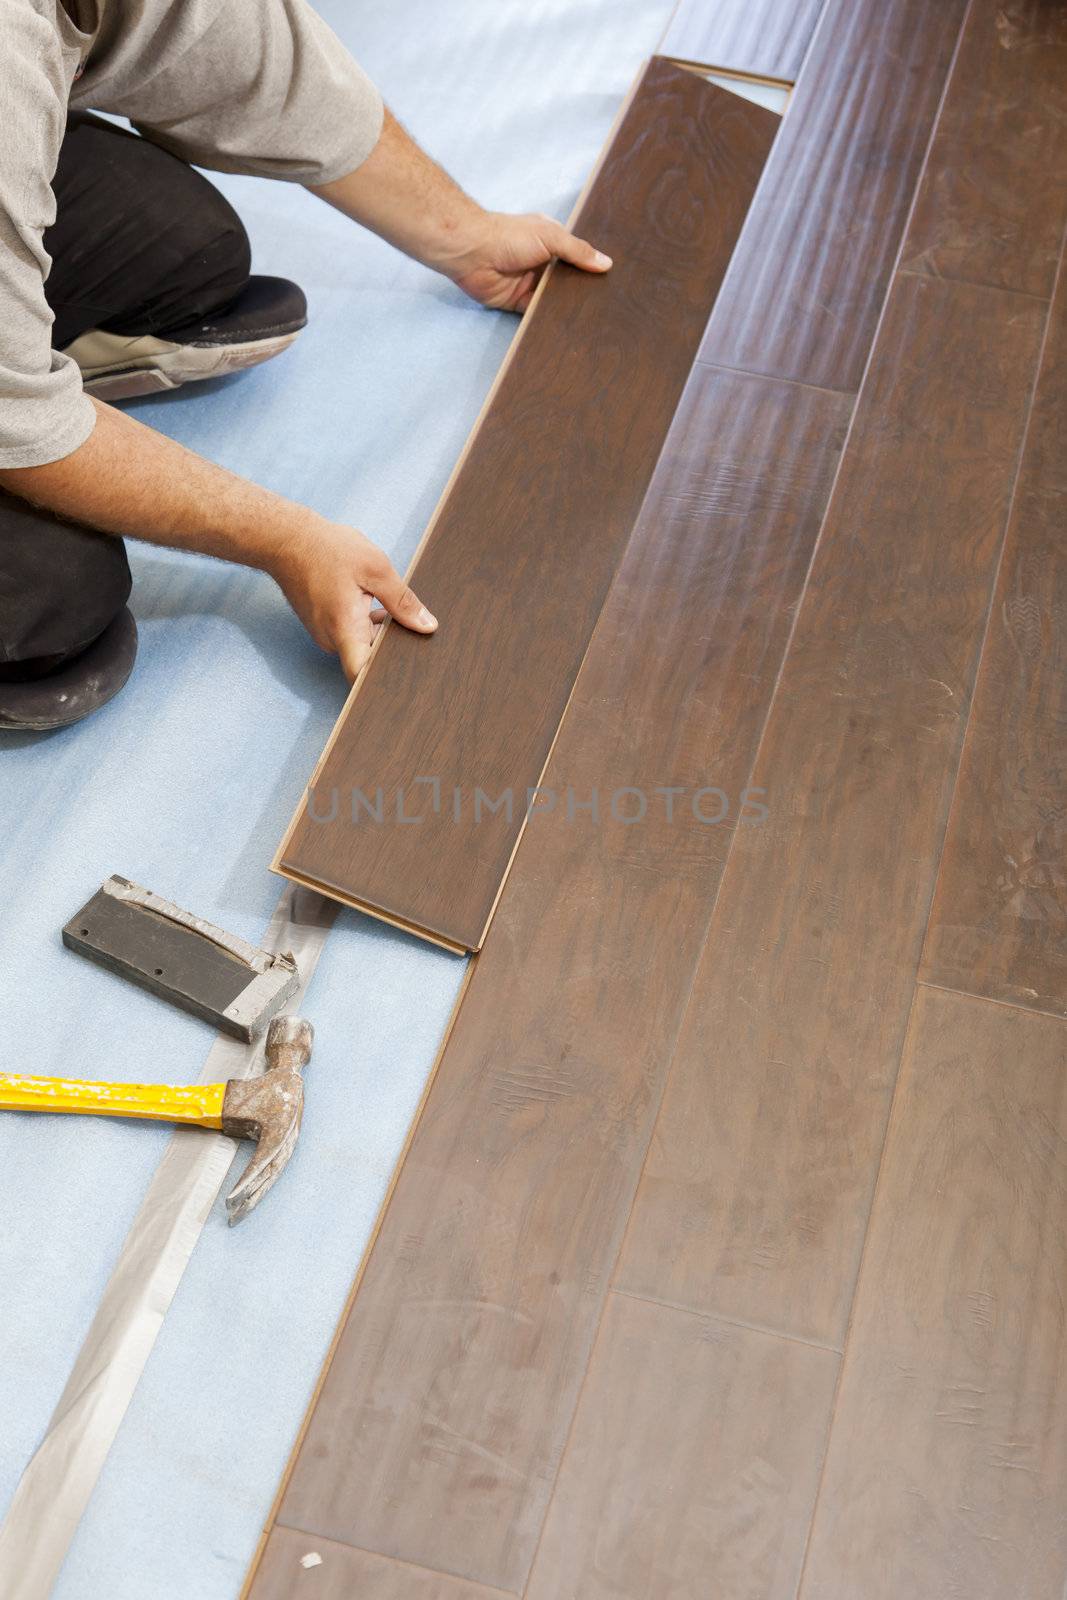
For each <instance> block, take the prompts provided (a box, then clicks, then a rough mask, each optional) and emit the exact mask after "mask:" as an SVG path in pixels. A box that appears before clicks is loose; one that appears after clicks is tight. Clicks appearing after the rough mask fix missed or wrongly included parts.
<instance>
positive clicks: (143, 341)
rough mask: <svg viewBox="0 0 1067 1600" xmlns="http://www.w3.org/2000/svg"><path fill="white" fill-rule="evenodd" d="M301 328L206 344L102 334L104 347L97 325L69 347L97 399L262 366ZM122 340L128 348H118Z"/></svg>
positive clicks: (142, 392) (128, 396)
mask: <svg viewBox="0 0 1067 1600" xmlns="http://www.w3.org/2000/svg"><path fill="white" fill-rule="evenodd" d="M300 332H301V329H300V328H293V329H291V330H290V331H289V332H286V333H280V334H274V335H272V336H271V337H270V338H268V339H251V340H249V341H248V342H247V343H246V344H203V345H197V344H170V343H167V342H166V341H165V340H163V339H155V338H152V337H151V336H148V335H141V336H140V337H138V338H133V339H126V340H121V341H120V340H119V339H118V338H117V337H116V336H115V335H114V334H109V335H104V336H103V338H104V339H106V341H107V343H106V345H105V346H103V347H101V346H102V339H101V335H99V334H98V333H96V332H95V331H94V332H92V333H87V334H83V335H82V337H81V338H80V339H75V341H74V343H73V344H70V345H68V346H67V348H66V351H65V352H64V353H65V354H66V355H69V356H72V357H73V359H74V360H75V361H76V362H77V363H78V366H79V367H80V368H81V373H82V387H83V388H84V390H85V392H86V394H91V395H95V396H96V398H97V399H98V400H132V399H134V398H135V397H136V396H137V395H145V394H158V393H159V392H160V391H161V390H164V389H180V388H181V386H182V384H185V383H202V382H203V381H204V380H205V379H207V378H221V377H224V376H225V375H226V374H227V373H229V372H238V371H242V370H243V369H244V368H246V367H258V366H259V364H260V362H262V361H270V360H271V359H272V358H273V357H274V356H277V355H280V354H281V353H282V351H283V350H287V349H288V348H289V346H290V345H291V344H292V343H293V340H294V339H296V338H297V336H298V335H299V333H300ZM117 344H119V345H122V346H124V347H125V348H122V349H121V350H116V348H115V346H116V345H117Z"/></svg>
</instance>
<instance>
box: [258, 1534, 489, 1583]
mask: <svg viewBox="0 0 1067 1600" xmlns="http://www.w3.org/2000/svg"><path fill="white" fill-rule="evenodd" d="M309 1554H314V1555H319V1556H321V1558H322V1562H321V1565H319V1566H314V1567H303V1566H301V1564H300V1563H301V1560H302V1559H303V1557H304V1556H306V1555H309ZM253 1592H254V1594H255V1600H500V1590H499V1589H485V1588H483V1587H482V1585H481V1584H478V1583H464V1582H462V1581H461V1579H459V1578H449V1577H446V1576H445V1575H444V1574H443V1573H440V1572H427V1571H426V1570H425V1568H422V1567H412V1566H409V1565H408V1564H407V1563H406V1562H403V1561H391V1560H390V1559H389V1557H388V1556H376V1555H374V1554H372V1553H371V1552H370V1551H368V1550H354V1549H353V1548H352V1546H351V1545H346V1544H337V1543H335V1541H334V1540H332V1539H316V1538H312V1537H310V1536H309V1535H308V1534H306V1533H294V1532H293V1530H292V1529H291V1528H275V1529H274V1530H273V1531H272V1533H271V1536H270V1538H269V1539H268V1541H267V1548H266V1550H265V1551H264V1553H263V1560H262V1562H261V1563H260V1566H259V1570H258V1572H257V1573H256V1580H255V1589H254V1591H253Z"/></svg>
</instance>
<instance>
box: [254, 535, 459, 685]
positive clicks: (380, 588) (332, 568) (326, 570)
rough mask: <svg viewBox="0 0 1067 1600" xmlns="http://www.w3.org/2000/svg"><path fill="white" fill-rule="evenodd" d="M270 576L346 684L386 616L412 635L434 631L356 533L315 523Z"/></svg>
mask: <svg viewBox="0 0 1067 1600" xmlns="http://www.w3.org/2000/svg"><path fill="white" fill-rule="evenodd" d="M268 570H269V571H270V573H271V576H272V577H273V578H274V580H275V582H276V583H277V584H278V585H279V586H280V587H281V589H282V591H283V592H284V594H285V597H286V599H287V600H288V601H289V604H290V605H291V606H292V608H293V610H294V611H295V612H296V614H297V616H298V617H299V618H300V620H301V622H302V623H303V624H304V626H305V628H306V629H307V631H308V632H309V633H310V635H311V637H312V638H313V639H314V640H315V643H316V644H319V645H321V646H322V648H323V649H324V650H334V651H336V652H337V654H338V655H339V656H340V658H341V665H342V666H343V667H344V669H345V674H346V676H347V678H348V680H349V682H350V683H351V682H352V681H353V680H354V679H355V678H356V677H357V675H358V674H359V673H360V672H361V671H362V670H363V668H364V667H365V666H366V664H367V659H368V657H369V656H370V651H371V645H372V644H373V643H374V640H375V638H376V636H377V634H378V631H379V628H380V625H381V623H382V622H383V621H384V620H385V618H386V616H391V617H395V618H396V620H397V621H398V622H400V623H403V625H404V627H405V628H411V629H413V630H414V632H416V633H433V631H434V629H435V628H436V627H437V618H436V617H433V616H431V615H430V613H429V611H427V609H426V607H425V606H424V605H423V604H422V602H421V600H419V599H418V598H417V597H416V596H415V595H414V594H413V593H412V591H411V590H410V589H409V588H408V586H407V584H406V583H405V582H404V580H403V578H402V577H401V576H400V574H399V573H398V572H397V571H396V570H395V569H394V567H393V566H392V564H391V562H390V561H389V558H388V557H387V556H386V555H385V554H384V552H383V551H381V550H379V549H378V547H377V545H373V544H371V542H370V540H369V539H367V538H365V537H364V536H363V534H362V533H359V532H358V531H357V530H356V529H355V528H345V527H341V526H339V525H338V524H336V523H331V522H324V521H317V522H316V523H315V525H314V527H313V528H309V529H308V530H307V531H306V532H303V533H301V534H300V535H299V536H298V537H297V538H294V539H292V540H290V541H288V542H287V543H286V545H285V546H284V548H283V549H282V550H281V551H280V552H279V553H277V554H276V555H275V556H274V559H273V560H272V561H271V562H270V565H269V568H268ZM375 599H378V600H380V601H381V606H380V607H378V606H375V604H374V602H375Z"/></svg>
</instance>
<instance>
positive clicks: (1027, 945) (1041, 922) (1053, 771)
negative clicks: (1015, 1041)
mask: <svg viewBox="0 0 1067 1600" xmlns="http://www.w3.org/2000/svg"><path fill="white" fill-rule="evenodd" d="M1065 523H1067V275H1061V278H1060V283H1059V288H1058V290H1057V293H1056V298H1055V300H1054V301H1053V305H1052V311H1051V314H1050V319H1049V338H1048V342H1047V344H1046V347H1045V353H1044V358H1043V360H1042V365H1041V376H1040V379H1039V381H1038V388H1037V394H1036V398H1035V401H1034V409H1033V413H1032V417H1031V422H1030V430H1029V434H1028V437H1027V443H1026V450H1025V453H1024V456H1023V464H1022V470H1021V473H1020V477H1019V487H1018V492H1017V494H1016V499H1015V507H1014V511H1013V513H1012V519H1011V525H1010V528H1009V530H1008V540H1007V544H1006V547H1005V551H1004V561H1003V564H1002V566H1001V572H1000V578H999V581H998V584H997V592H996V596H995V598H994V602H993V608H992V611H991V613H990V618H989V634H988V638H987V640H986V645H985V649H984V651H983V654H982V666H981V671H980V673H979V677H978V686H977V688H976V690H975V697H974V705H973V707H972V710H971V718H970V723H969V725H968V728H967V740H966V744H965V746H964V753H963V762H962V765H961V768H960V776H959V781H958V784H957V786H956V795H955V799H954V801H953V808H952V816H951V820H950V823H949V831H948V838H947V841H946V844H945V851H944V855H943V857H942V862H941V873H940V877H939V879H938V885H937V894H936V896H935V899H934V907H933V911H932V913H931V917H930V927H929V931H928V933H927V937H926V948H925V951H924V953H923V964H922V969H921V976H922V977H923V978H924V979H925V980H926V981H927V982H928V983H937V984H941V985H943V986H945V987H947V988H951V989H965V990H968V991H969V992H970V993H972V994H982V995H987V996H989V997H990V998H991V999H996V1000H1007V1001H1013V1002H1014V1003H1015V1004H1017V1005H1023V1006H1034V1007H1036V1008H1037V1009H1039V1010H1045V1011H1054V1012H1057V1013H1059V1014H1060V1015H1064V1014H1067V907H1065V904H1064V901H1065V889H1067V855H1065V851H1067V808H1065V803H1064V797H1065V795H1067V635H1065V631H1064V623H1065V621H1067V550H1065V549H1064V527H1065Z"/></svg>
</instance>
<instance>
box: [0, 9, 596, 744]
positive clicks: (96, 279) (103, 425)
mask: <svg viewBox="0 0 1067 1600" xmlns="http://www.w3.org/2000/svg"><path fill="white" fill-rule="evenodd" d="M90 108H92V109H95V110H97V111H109V112H114V113H117V114H119V115H121V116H124V117H127V118H129V120H130V121H131V122H132V123H133V125H134V126H135V127H136V128H137V129H138V130H139V134H140V135H141V137H138V135H137V134H131V133H129V132H127V131H126V130H123V129H119V128H116V127H115V126H114V125H113V124H111V123H107V122H104V121H102V120H100V119H99V118H96V117H92V116H90V115H89V114H88V113H89V111H90ZM0 125H2V127H3V129H4V132H3V141H2V146H0V727H3V726H7V727H23V728H26V727H32V728H46V727H58V726H63V725H66V724H68V723H70V722H73V721H76V720H77V719H78V718H79V717H82V716H85V715H87V714H88V713H89V712H91V711H93V710H95V709H96V708H97V707H98V706H100V705H102V704H104V703H105V702H106V701H107V700H108V699H110V698H111V697H112V696H113V695H114V694H116V693H117V692H118V690H119V689H121V687H122V685H123V684H124V683H125V681H126V679H127V677H128V676H129V672H130V670H131V667H132V664H133V657H134V653H135V649H136V629H135V627H134V624H133V620H132V618H131V617H130V615H129V613H128V611H127V610H126V601H127V598H128V596H129V592H130V573H129V566H128V563H127V560H126V553H125V548H124V546H123V543H122V536H123V535H129V536H133V537H135V538H138V539H144V540H147V541H149V542H151V543H155V544H165V545H171V546H173V547H175V548H177V549H185V550H196V551H201V552H203V553H205V554H208V555H213V556H218V557H221V558H222V559H223V560H227V561H237V562H242V563H244V564H245V565H247V566H251V567H257V568H260V569H261V570H262V571H264V572H267V573H269V574H270V575H271V576H272V577H273V578H274V579H275V580H276V581H277V583H278V584H279V585H280V587H281V588H282V590H283V591H284V593H285V595H286V597H287V598H288V600H289V602H290V604H291V605H292V607H293V609H294V610H295V611H296V612H297V614H298V615H299V617H300V618H301V620H302V621H303V623H304V624H305V626H306V627H307V629H308V631H309V632H310V633H311V635H312V637H313V638H314V639H315V640H316V641H317V642H318V643H319V644H320V645H321V646H322V647H323V648H324V649H326V650H332V651H336V652H337V653H338V654H339V655H340V658H341V662H342V665H343V666H344V669H345V671H346V673H347V674H348V676H349V678H352V677H354V676H355V675H356V673H358V672H359V670H360V668H361V667H362V666H363V664H364V663H365V661H366V659H367V655H368V652H369V650H370V646H371V643H372V641H373V637H374V633H375V631H376V628H377V626H378V624H379V623H380V621H381V620H382V619H383V618H384V616H385V615H386V614H388V615H390V616H392V617H394V618H395V619H396V620H397V621H398V622H400V623H402V624H403V625H404V626H405V627H408V628H412V629H414V630H415V631H416V632H420V633H430V632H432V631H433V630H434V628H435V627H436V626H437V624H436V620H435V619H434V617H432V616H431V614H430V613H429V611H428V610H427V609H426V608H425V607H424V606H423V605H422V603H421V602H420V601H419V600H418V599H417V597H416V596H415V595H414V594H412V592H411V591H410V589H408V588H407V587H406V586H405V584H404V581H403V579H402V578H401V577H399V576H398V574H397V573H396V572H395V571H394V569H393V568H392V566H391V565H390V563H389V561H388V560H387V559H386V557H385V556H384V554H383V553H382V552H381V551H380V550H378V549H377V548H376V547H375V546H374V545H373V544H371V543H370V541H369V540H368V539H366V538H365V537H364V535H363V534H362V533H360V532H358V531H357V530H356V529H354V528H349V527H343V526H340V525H338V524H336V523H332V522H330V521H328V520H327V519H326V518H324V517H320V516H318V515H316V514H315V513H313V512H311V511H309V510H308V509H306V508H305V507H302V506H299V505H296V504H293V503H292V502H290V501H288V500H285V499H283V498H282V497H281V496H280V495H276V494H272V493H270V492H269V491H267V490H266V489H261V488H259V487H258V486H256V485H254V484H252V483H249V482H246V481H244V480H242V479H241V478H238V477H235V476H234V475H233V474H231V473H228V472H226V471H224V470H223V469H222V468H220V467H217V466H215V465H213V464H211V463H210V462H208V461H206V460H204V459H203V458H201V457H200V456H197V455H195V454H193V453H192V452H190V451H188V450H185V449H183V448H182V447H181V446H180V445H178V444H176V443H174V442H173V441H172V440H170V439H167V438H165V437H164V436H163V435H161V434H157V433H155V432H154V431H153V430H151V429H149V428H146V427H144V426H143V425H142V424H140V423H138V422H136V421H134V419H133V418H132V417H129V416H126V415H124V414H123V413H122V412H119V411H117V410H115V409H114V408H113V407H112V406H110V405H107V404H105V403H104V402H103V401H102V399H101V398H99V396H101V395H107V394H110V395H111V396H112V397H116V396H118V395H123V394H126V395H128V394H132V393H137V392H144V391H146V390H147V389H148V388H160V387H172V386H173V385H174V384H177V383H184V382H190V381H193V380H195V379H197V378H202V377H208V376H212V375H214V374H216V373H218V372H221V371H226V370H230V369H231V368H233V367H236V366H247V365H251V364H253V363H254V362H257V361H262V360H265V359H267V358H268V357H269V356H272V355H274V354H276V353H277V352H278V351H279V350H280V349H283V348H284V347H285V346H286V345H287V344H289V343H290V342H291V341H292V340H293V339H294V338H295V337H296V336H297V334H298V333H299V331H300V329H301V328H302V327H303V325H304V321H305V305H304V297H303V295H302V294H301V292H300V290H299V289H298V288H297V287H296V285H295V284H291V283H287V282H285V281H284V280H282V279H277V278H263V277H256V276H252V275H251V274H250V261H249V249H248V241H247V238H246V235H245V232H244V229H243V227H242V225H241V223H240V220H239V218H238V217H237V216H236V214H235V213H234V211H233V210H232V208H231V207H230V206H229V204H228V203H227V202H226V201H225V200H224V199H223V197H222V196H221V195H220V194H219V193H218V191H217V190H216V189H215V188H214V187H213V185H211V184H210V183H209V182H208V180H207V179H205V178H204V177H203V176H202V175H201V174H200V173H198V172H195V171H194V170H193V168H192V167H191V166H190V165H189V163H190V162H195V163H197V165H199V166H206V167H209V168H214V169H216V170H219V171H224V172H244V173H253V174H261V175H263V176H266V177H273V178H282V179H287V180H289V181H291V182H296V183H302V184H304V185H306V186H307V187H308V188H309V189H310V190H311V191H312V193H314V194H316V195H319V196H320V197H321V198H322V199H324V200H326V201H327V202H329V203H330V204H331V205H333V206H336V207H337V208H338V209H339V210H340V211H342V212H344V213H345V214H346V215H347V216H349V217H351V218H352V219H353V220H354V221H355V222H358V223H361V224H362V225H363V226H364V227H367V228H371V229H373V230H374V232H376V233H378V234H380V235H381V236H382V237H383V238H385V239H388V240H389V241H390V242H391V243H392V244H394V245H396V246H397V247H398V248H399V249H401V250H403V251H405V252H406V253H407V254H408V255H411V256H413V257H415V258H416V259H417V260H419V261H421V262H424V263H425V264H426V265H428V266H431V267H433V268H435V269H436V270H437V271H439V272H441V273H443V274H445V275H446V276H447V277H449V278H450V279H452V281H453V282H455V283H456V284H458V285H459V286H460V287H461V288H462V289H464V290H465V291H466V292H467V293H468V294H469V295H471V296H472V297H473V298H474V299H475V300H478V301H480V302H481V303H482V304H483V305H486V306H489V307H493V308H499V309H506V310H511V311H518V312H521V311H523V310H524V309H525V307H526V306H527V304H528V303H529V300H530V296H531V294H532V292H533V289H534V286H535V284H536V281H537V278H538V276H539V275H540V273H541V272H542V270H543V268H544V266H545V265H546V263H547V262H548V261H549V260H550V259H551V258H552V257H553V256H559V257H561V258H562V259H564V260H566V261H569V262H571V263H572V264H573V265H575V266H577V267H582V268H584V269H585V270H587V271H591V272H603V271H606V270H607V268H608V267H610V265H611V263H610V261H609V260H608V259H607V257H605V256H602V255H601V254H600V253H599V252H598V251H596V250H594V249H593V247H592V246H591V245H589V244H587V243H585V242H584V241H583V240H580V239H577V238H575V237H574V236H573V235H571V234H570V233H568V232H567V230H566V229H565V228H563V227H561V226H560V225H559V224H558V223H556V222H553V221H551V220H550V219H548V218H545V217H539V216H507V215H504V214H501V213H492V212H486V211H484V210H482V208H481V207H480V206H478V205H476V204H475V203H474V202H473V201H472V200H471V199H469V198H468V196H467V195H465V194H464V193H463V191H462V190H460V189H459V188H458V187H457V186H456V185H455V184H454V183H453V182H452V181H451V180H450V179H449V178H448V177H447V176H446V175H445V173H444V172H442V171H441V169H440V168H439V167H437V166H436V165H435V164H434V163H433V162H432V161H431V160H430V159H429V158H428V157H427V156H426V155H425V154H424V153H423V152H422V151H421V150H420V149H419V148H418V147H417V145H415V144H414V143H413V141H412V140H411V139H410V138H409V137H408V136H407V135H406V134H405V133H404V131H403V129H402V128H401V127H400V126H399V124H398V123H397V122H396V121H395V119H394V118H393V117H392V116H391V114H390V113H389V111H388V110H386V109H385V108H384V107H383V105H382V101H381V98H380V96H379V94H378V92H377V90H376V89H375V88H374V86H373V84H372V83H371V82H370V80H369V79H368V78H367V77H366V76H365V74H364V73H363V72H362V70H361V69H360V68H359V66H357V64H356V62H355V61H353V59H352V58H351V56H350V55H349V54H348V53H347V51H346V50H345V49H344V47H343V46H342V45H341V43H340V41H339V40H338V39H337V38H336V36H335V35H334V34H333V33H332V32H331V31H330V29H329V28H328V27H327V26H326V24H325V23H324V22H323V21H322V19H321V18H320V17H319V16H318V15H317V14H316V13H315V12H314V11H313V10H311V8H310V6H309V5H308V4H307V3H306V0H0ZM376 602H377V604H376Z"/></svg>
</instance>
